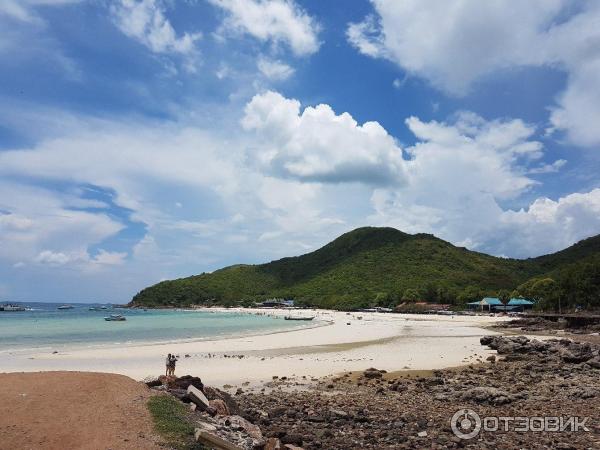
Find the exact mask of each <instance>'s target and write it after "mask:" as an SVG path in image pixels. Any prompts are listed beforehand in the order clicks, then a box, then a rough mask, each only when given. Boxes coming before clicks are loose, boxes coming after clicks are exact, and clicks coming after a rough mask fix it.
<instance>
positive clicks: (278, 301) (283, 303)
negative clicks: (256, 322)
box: [256, 298, 294, 308]
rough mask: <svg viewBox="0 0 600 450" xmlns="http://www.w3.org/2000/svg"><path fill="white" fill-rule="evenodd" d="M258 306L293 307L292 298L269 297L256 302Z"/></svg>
mask: <svg viewBox="0 0 600 450" xmlns="http://www.w3.org/2000/svg"><path fill="white" fill-rule="evenodd" d="M256 306H257V307H258V308H293V307H294V300H285V299H283V298H270V299H268V300H265V301H264V302H260V303H256Z"/></svg>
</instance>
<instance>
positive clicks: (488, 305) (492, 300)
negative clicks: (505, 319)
mask: <svg viewBox="0 0 600 450" xmlns="http://www.w3.org/2000/svg"><path fill="white" fill-rule="evenodd" d="M503 306H504V304H503V303H502V301H501V300H500V299H499V298H496V297H485V298H484V299H482V300H479V301H478V302H471V303H467V307H468V308H469V309H478V310H480V311H490V312H492V311H494V310H495V309H496V308H497V307H503Z"/></svg>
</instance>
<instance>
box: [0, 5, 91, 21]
mask: <svg viewBox="0 0 600 450" xmlns="http://www.w3.org/2000/svg"><path fill="white" fill-rule="evenodd" d="M80 1H81V0H2V2H0V15H2V14H3V15H6V16H8V17H11V18H12V19H16V20H19V21H23V22H39V21H41V19H40V18H39V16H38V15H37V13H36V12H35V7H36V6H60V5H67V4H69V3H78V2H80Z"/></svg>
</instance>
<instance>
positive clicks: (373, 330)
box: [3, 308, 505, 385]
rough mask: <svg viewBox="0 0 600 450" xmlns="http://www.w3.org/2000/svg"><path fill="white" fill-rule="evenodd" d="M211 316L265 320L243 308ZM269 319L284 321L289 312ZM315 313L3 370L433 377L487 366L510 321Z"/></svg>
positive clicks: (39, 357) (224, 380)
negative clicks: (274, 327) (170, 368)
mask: <svg viewBox="0 0 600 450" xmlns="http://www.w3.org/2000/svg"><path fill="white" fill-rule="evenodd" d="M212 310H213V311H215V312H221V311H228V312H237V313H248V314H255V313H260V314H262V313H264V311H262V310H255V309H245V308H244V309H235V308H226V309H222V310H221V309H218V308H214V309H212ZM269 313H270V314H273V315H279V316H281V315H285V314H289V311H285V310H279V311H277V310H271V311H269ZM310 314H311V315H315V316H316V320H319V321H320V322H321V325H318V326H311V327H305V328H301V329H295V330H289V331H282V332H276V333H269V332H267V333H261V334H256V335H253V336H247V335H246V336H238V337H229V338H224V339H211V340H203V341H192V342H180V343H169V344H164V343H159V344H152V343H142V344H136V345H128V346H122V347H107V348H66V349H64V350H61V351H59V352H58V353H55V354H54V353H52V352H51V351H49V350H45V351H31V352H20V353H18V354H12V355H6V354H5V355H4V356H3V358H4V359H3V370H4V371H7V372H16V371H26V372H30V371H47V370H80V371H92V372H94V371H96V372H99V371H102V372H111V373H120V374H123V375H127V376H130V377H132V378H135V379H144V378H146V377H151V376H157V375H159V374H161V373H163V372H164V367H163V361H164V355H166V354H167V353H171V352H175V353H176V354H178V355H179V362H178V366H177V373H179V374H192V375H196V376H200V377H201V378H202V379H203V380H206V382H208V383H212V384H213V385H224V384H230V385H239V384H241V383H245V382H247V383H250V384H258V383H260V382H264V381H266V380H270V379H271V377H272V376H275V375H277V376H288V377H290V376H304V377H306V379H310V378H313V377H322V376H327V375H332V374H335V373H339V372H342V371H357V370H364V369H366V368H368V367H371V366H375V367H378V368H382V369H386V370H388V371H397V370H406V369H411V370H430V369H440V368H445V367H454V366H461V365H466V364H469V363H474V362H476V361H477V360H478V359H479V360H482V359H485V357H486V356H487V354H488V353H489V352H488V351H487V350H486V349H484V348H482V347H481V345H480V344H479V338H480V337H481V336H483V335H486V334H489V331H487V330H485V329H484V328H482V327H484V326H486V325H489V324H490V323H492V322H498V321H502V320H505V319H502V318H498V317H489V316H454V317H451V316H437V315H414V314H383V313H359V314H357V313H343V312H337V311H329V310H311V311H310ZM359 317H361V318H360V319H359ZM348 324H349V325H348ZM186 355H188V356H186Z"/></svg>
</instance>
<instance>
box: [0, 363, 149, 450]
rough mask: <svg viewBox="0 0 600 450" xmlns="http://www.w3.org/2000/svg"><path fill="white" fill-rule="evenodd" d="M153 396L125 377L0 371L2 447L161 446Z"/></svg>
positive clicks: (65, 449) (63, 449) (47, 449)
mask: <svg viewBox="0 0 600 450" xmlns="http://www.w3.org/2000/svg"><path fill="white" fill-rule="evenodd" d="M151 395H152V394H151V391H150V390H149V389H147V388H146V386H145V385H143V384H142V383H139V382H136V381H134V380H132V379H131V378H128V377H125V376H123V375H115V374H107V373H86V372H37V373H5V374H0V449H1V450H26V449H36V450H59V449H60V450H71V449H73V450H75V449H77V450H78V449H86V450H88V449H89V450H92V449H93V450H101V449H102V450H105V449H112V450H117V449H135V450H141V449H149V450H153V449H159V448H160V447H159V446H158V444H157V442H159V438H157V436H156V435H155V434H154V432H153V429H152V418H151V416H150V413H149V412H148V409H147V408H146V402H147V400H148V398H149V397H150V396H151Z"/></svg>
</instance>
